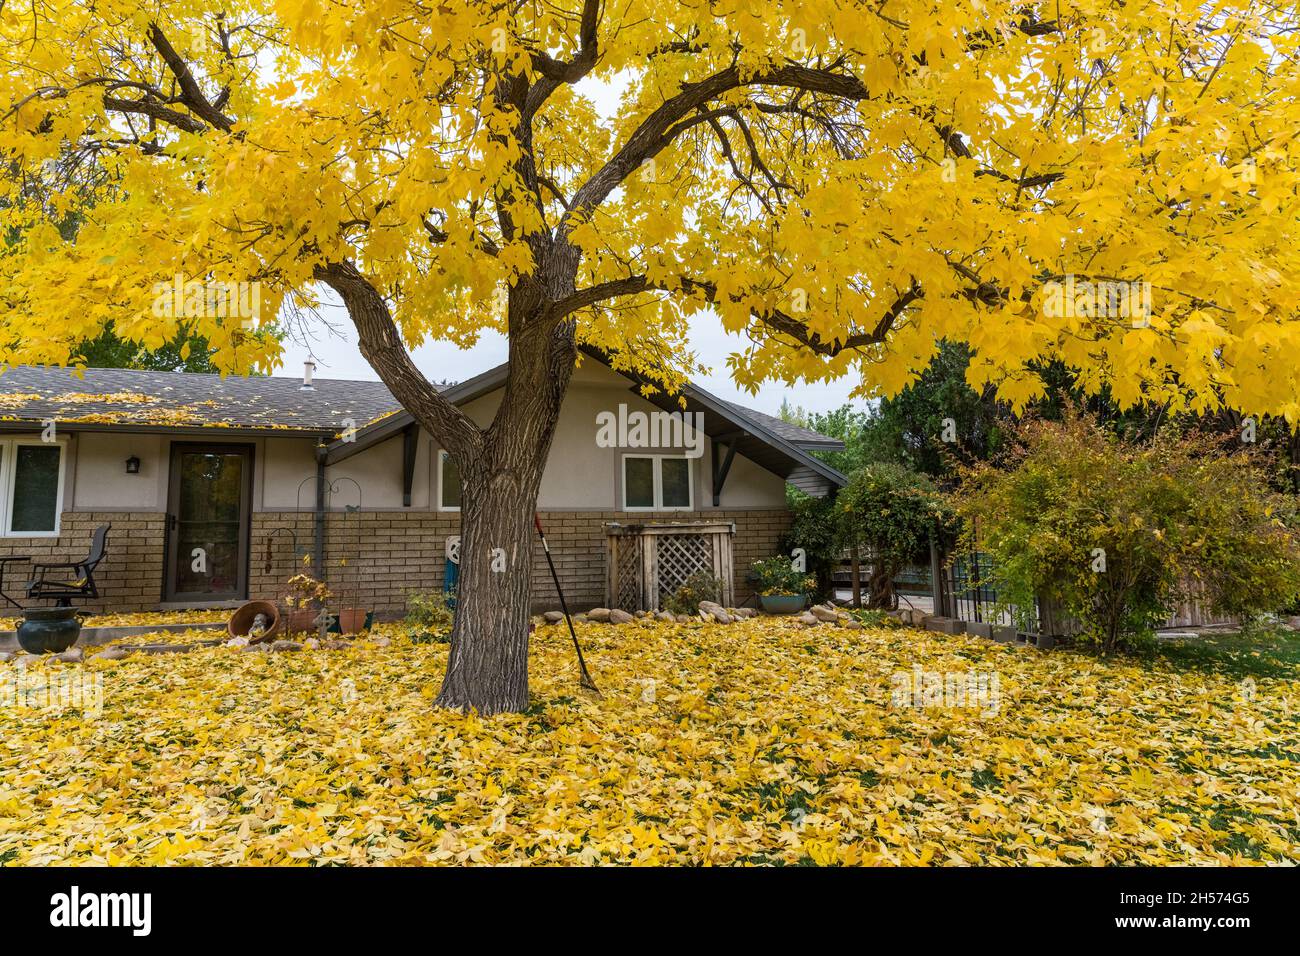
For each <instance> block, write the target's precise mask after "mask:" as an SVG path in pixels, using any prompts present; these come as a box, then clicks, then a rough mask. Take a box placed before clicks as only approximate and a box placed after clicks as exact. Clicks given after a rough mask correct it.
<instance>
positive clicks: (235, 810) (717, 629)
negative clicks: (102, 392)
mask: <svg viewBox="0 0 1300 956" xmlns="http://www.w3.org/2000/svg"><path fill="white" fill-rule="evenodd" d="M578 629H579V636H580V638H581V639H582V640H583V644H584V649H585V651H586V654H587V659H588V661H589V663H590V665H591V666H592V669H593V672H594V674H595V677H596V680H597V682H598V683H599V684H600V686H601V689H602V691H603V692H604V697H603V698H600V699H596V698H593V697H590V696H588V695H585V694H584V693H583V692H582V691H581V690H579V689H578V687H577V673H576V664H575V662H574V659H573V649H572V646H571V645H570V644H569V637H568V633H567V631H566V630H565V629H564V628H563V627H562V626H561V627H543V628H539V629H538V631H537V632H536V634H535V635H534V637H533V651H532V673H533V692H534V701H535V702H534V704H533V706H532V708H531V709H530V711H529V713H527V714H522V715H507V716H502V717H495V718H491V719H483V718H480V717H477V716H474V715H468V716H466V715H461V714H455V713H448V712H444V711H439V710H436V709H434V707H433V706H432V701H433V697H434V695H435V694H436V691H437V687H438V683H439V680H440V678H441V675H442V671H443V668H444V667H445V664H446V652H447V649H446V645H443V644H438V643H424V644H415V643H411V642H410V641H408V640H406V639H405V637H404V636H403V634H402V631H401V630H400V628H398V627H396V626H389V625H386V626H383V627H381V628H380V629H379V631H380V633H382V634H384V635H387V636H389V637H391V638H392V644H391V646H389V647H378V646H375V645H373V644H369V643H368V642H365V641H362V642H358V644H357V645H356V646H355V647H353V648H352V649H349V650H345V651H300V652H291V653H256V652H239V651H235V650H233V649H229V648H220V647H219V648H207V649H201V650H197V651H194V652H192V653H189V654H169V655H161V656H146V655H143V654H136V655H133V656H131V657H128V658H126V659H125V660H122V661H118V662H106V661H101V662H93V663H90V664H86V665H62V664H57V663H44V662H42V663H40V664H38V665H36V666H35V667H32V668H30V669H29V673H28V675H27V676H31V674H34V673H42V674H49V673H52V672H57V673H68V672H71V671H72V670H74V669H76V668H85V672H88V673H90V674H92V675H97V676H99V677H100V678H101V679H102V681H103V710H102V713H101V714H100V716H99V717H98V718H95V719H90V718H88V717H83V715H82V714H80V713H79V712H77V711H64V712H63V713H62V714H61V715H54V714H50V713H45V712H35V711H31V710H23V709H21V708H16V707H14V706H6V707H4V708H3V709H0V862H6V863H11V864H28V865H34V864H57V863H92V864H104V863H112V864H119V863H131V864H158V863H169V864H171V863H183V864H217V863H226V864H236V863H239V864H293V863H300V864H312V865H323V864H330V863H352V864H365V863H391V864H424V863H465V862H473V863H634V864H656V863H686V864H736V863H752V864H769V863H770V864H797V863H816V864H836V863H842V864H963V863H968V864H977V863H987V864H1025V863H1031V864H1054V863H1126V864H1142V863H1198V864H1203V863H1246V862H1255V861H1290V862H1300V810H1298V807H1297V795H1296V779H1297V773H1296V768H1297V760H1300V754H1297V753H1296V750H1297V743H1296V740H1297V737H1298V736H1300V735H1298V734H1297V714H1298V713H1300V700H1298V699H1297V694H1296V685H1295V683H1294V682H1293V681H1290V680H1284V679H1273V678H1263V679H1260V680H1258V681H1257V682H1255V683H1253V684H1252V685H1251V687H1250V692H1249V693H1243V691H1242V688H1241V687H1240V686H1239V685H1238V684H1237V683H1236V682H1235V681H1233V680H1232V679H1230V678H1228V677H1226V676H1222V675H1219V674H1214V673H1210V672H1207V671H1203V670H1183V671H1176V670H1173V669H1171V668H1169V667H1168V666H1167V665H1150V664H1141V663H1137V662H1131V661H1123V660H1112V661H1107V660H1099V659H1095V658H1091V657H1087V656H1081V655H1078V654H1074V653H1071V652H1053V653H1050V654H1043V653H1040V652H1037V651H1034V650H1030V649H1027V648H1018V647H1011V646H1007V645H1000V644H994V643H992V642H988V641H982V640H979V639H975V638H969V637H964V636H963V637H946V636H943V635H938V634H933V633H922V632H917V631H913V630H875V629H868V630H865V631H849V630H844V629H839V628H830V627H820V628H816V629H810V628H804V627H802V626H800V625H798V624H795V623H793V622H790V621H787V620H777V619H770V618H759V619H755V620H752V621H745V622H740V623H736V624H732V625H730V626H723V625H711V624H709V625H706V624H702V623H701V624H688V625H680V624H664V623H658V622H656V623H654V624H653V625H649V626H640V625H638V624H628V625H624V626H622V627H610V626H603V625H594V624H589V625H583V624H579V625H578ZM918 666H919V667H920V668H922V670H923V671H924V672H926V673H942V674H964V673H968V672H979V673H986V674H987V673H991V674H996V675H998V685H997V686H998V688H999V692H1000V700H999V705H1000V706H999V707H998V709H997V710H996V712H985V711H984V710H981V709H979V708H974V707H949V708H930V707H927V708H922V709H916V708H914V707H912V706H905V705H901V704H898V703H896V702H895V701H894V700H893V698H892V692H893V689H894V685H895V681H896V679H897V675H898V674H900V673H913V672H914V671H913V669H914V667H918ZM15 674H16V669H15V668H14V666H13V665H12V664H0V680H3V679H4V678H6V677H9V678H11V679H12V678H13V677H14V675H15ZM2 686H3V684H0V687H2Z"/></svg>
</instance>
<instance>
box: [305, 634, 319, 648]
mask: <svg viewBox="0 0 1300 956" xmlns="http://www.w3.org/2000/svg"><path fill="white" fill-rule="evenodd" d="M302 646H303V647H304V648H306V649H307V650H310V651H315V650H319V649H320V641H319V640H318V639H317V638H314V637H309V638H307V640H305V641H303V642H302Z"/></svg>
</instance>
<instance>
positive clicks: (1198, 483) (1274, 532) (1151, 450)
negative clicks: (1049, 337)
mask: <svg viewBox="0 0 1300 956" xmlns="http://www.w3.org/2000/svg"><path fill="white" fill-rule="evenodd" d="M955 501H956V505H957V509H958V511H959V512H960V513H961V515H962V516H963V517H964V518H965V519H966V531H965V542H964V544H965V546H966V547H968V548H971V549H975V548H977V547H978V548H979V549H980V550H982V551H985V552H987V553H988V554H989V555H990V556H991V557H992V569H991V571H990V572H989V575H988V577H989V583H991V584H993V585H994V587H995V588H996V589H997V591H998V600H999V603H1000V604H1002V605H1007V604H1016V605H1020V606H1022V607H1026V606H1029V605H1030V604H1031V603H1032V602H1033V600H1034V597H1035V596H1036V595H1039V596H1042V597H1044V598H1047V599H1049V600H1050V601H1052V602H1054V603H1055V604H1056V605H1057V606H1058V607H1059V608H1060V609H1061V611H1062V612H1063V613H1064V614H1065V615H1067V616H1069V617H1072V618H1074V619H1075V620H1076V621H1077V622H1078V623H1079V626H1080V627H1081V629H1082V636H1083V637H1084V638H1085V639H1088V640H1091V641H1093V642H1095V643H1096V644H1098V645H1099V646H1100V647H1101V648H1102V649H1103V650H1105V651H1107V652H1109V651H1112V650H1115V649H1117V648H1120V647H1128V648H1131V649H1132V648H1136V647H1138V646H1139V645H1141V644H1142V643H1143V642H1144V641H1146V640H1149V639H1150V637H1151V635H1152V632H1153V631H1154V629H1155V628H1156V627H1158V626H1159V625H1160V624H1161V623H1162V621H1163V620H1164V619H1165V618H1167V617H1168V615H1169V614H1170V612H1171V611H1172V610H1173V608H1175V607H1176V606H1177V604H1178V602H1179V601H1180V600H1182V599H1185V598H1190V599H1194V600H1197V601H1199V602H1200V603H1201V604H1202V605H1204V606H1206V607H1207V608H1208V609H1209V610H1211V611H1212V612H1215V613H1221V614H1228V615H1235V616H1250V615H1253V614H1256V613H1259V612H1260V611H1268V610H1274V609H1277V608H1279V607H1282V606H1284V605H1286V604H1287V603H1288V602H1290V601H1292V600H1294V599H1295V596H1296V594H1297V593H1300V537H1298V536H1297V531H1296V529H1297V527H1298V525H1297V522H1296V516H1295V513H1294V506H1293V505H1292V504H1291V503H1290V502H1289V501H1288V500H1287V499H1286V498H1284V497H1282V496H1280V495H1278V494H1277V493H1275V492H1273V491H1272V490H1270V489H1269V487H1268V483H1267V479H1266V475H1265V473H1264V471H1263V469H1262V468H1261V467H1260V466H1259V465H1258V463H1257V462H1256V461H1255V460H1254V459H1253V457H1252V456H1251V455H1250V454H1249V453H1248V452H1247V451H1245V450H1242V449H1236V450H1232V451H1229V450H1227V449H1225V448H1224V447H1222V446H1221V445H1220V444H1219V443H1218V442H1217V441H1216V440H1214V439H1211V438H1210V437H1207V436H1204V435H1198V434H1191V435H1181V436H1180V435H1177V434H1174V433H1173V432H1170V431H1167V432H1165V433H1161V434H1157V435H1156V437H1155V438H1154V440H1153V441H1151V442H1150V443H1147V444H1141V445H1137V444H1128V443H1125V442H1122V441H1121V440H1119V439H1118V438H1116V437H1115V436H1113V435H1110V434H1107V433H1106V432H1104V431H1103V430H1102V429H1101V428H1099V427H1098V426H1097V425H1096V424H1095V423H1094V422H1092V421H1091V420H1088V419H1085V418H1082V417H1080V416H1079V415H1078V414H1077V413H1074V412H1070V413H1068V414H1067V415H1066V417H1065V419H1064V420H1063V421H1061V422H1030V423H1026V424H1025V425H1023V426H1021V428H1020V430H1019V432H1018V443H1017V445H1016V447H1015V448H1014V449H1013V450H1012V451H1011V452H1010V454H1009V455H1008V458H1007V460H1006V461H1005V462H1003V463H1001V466H1000V467H999V466H994V465H989V464H983V465H977V466H975V467H973V468H970V469H968V470H967V471H966V472H965V475H964V479H963V484H962V488H961V490H960V492H959V493H958V494H957V496H956V498H955Z"/></svg>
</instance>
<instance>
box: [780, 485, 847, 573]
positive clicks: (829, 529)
mask: <svg viewBox="0 0 1300 956" xmlns="http://www.w3.org/2000/svg"><path fill="white" fill-rule="evenodd" d="M790 511H791V514H792V521H791V523H790V530H789V531H787V532H786V535H785V538H784V539H783V540H782V543H781V544H782V549H783V550H784V551H785V553H786V554H793V552H794V549H795V548H801V549H803V552H804V554H805V555H806V557H807V569H808V574H810V575H812V576H813V577H814V578H815V579H816V581H817V588H816V596H817V597H818V598H819V599H824V598H829V597H831V596H832V595H833V594H834V589H835V582H834V580H833V578H832V575H833V574H834V572H835V564H836V562H837V561H838V560H839V556H840V550H841V542H840V531H839V527H838V523H837V522H838V518H839V512H838V511H837V510H836V503H835V499H834V498H832V497H830V496H827V497H825V498H813V497H810V496H808V495H805V494H802V493H799V494H798V495H797V497H795V499H794V500H793V501H792V503H791V505H790Z"/></svg>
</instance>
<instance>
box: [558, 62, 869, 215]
mask: <svg viewBox="0 0 1300 956" xmlns="http://www.w3.org/2000/svg"><path fill="white" fill-rule="evenodd" d="M741 86H780V87H789V88H794V89H799V90H805V91H807V92H810V93H825V94H828V95H830V96H835V97H839V98H840V99H844V100H848V101H851V102H856V101H859V100H865V99H869V98H870V96H871V93H870V91H869V90H868V89H867V87H866V85H865V84H864V83H863V82H862V81H861V80H859V79H858V78H857V77H855V76H851V75H849V74H845V73H834V72H831V71H830V70H825V69H812V68H810V67H806V66H800V65H798V64H796V63H787V64H785V65H782V66H777V67H773V68H771V69H767V70H764V71H761V72H758V73H755V74H753V75H752V76H749V77H744V76H743V75H742V73H741V71H740V68H739V67H737V66H734V65H733V66H730V67H727V68H726V69H725V70H721V71H720V72H718V73H715V74H713V75H712V76H710V77H708V78H706V79H704V80H700V81H699V82H698V83H687V84H685V85H684V86H683V87H682V89H681V91H680V92H679V93H677V94H676V95H675V96H673V97H671V98H669V99H668V100H667V101H666V102H664V103H663V104H662V105H661V106H659V107H658V108H657V109H656V110H654V112H652V113H651V114H650V115H649V116H647V117H646V118H645V119H644V120H643V121H642V122H641V125H640V126H638V127H637V128H636V130H635V131H634V132H633V133H632V135H631V136H630V137H628V140H627V142H625V143H624V144H623V146H622V147H621V148H620V149H619V150H618V152H616V153H615V154H614V156H613V157H612V158H611V159H610V160H609V161H608V162H607V163H606V164H605V165H604V166H602V167H601V168H600V169H599V170H598V171H597V172H596V173H594V174H593V175H592V177H591V178H590V179H588V180H587V182H585V183H584V184H583V185H582V186H581V187H580V188H579V189H578V191H577V192H576V193H574V195H573V202H572V204H571V208H570V209H569V211H568V212H567V213H565V215H564V218H562V219H561V220H560V223H559V226H558V227H557V229H556V234H557V237H558V238H560V239H563V238H565V237H566V236H567V234H568V232H569V231H570V230H571V229H572V228H573V226H574V225H576V224H577V223H578V222H579V221H582V220H584V219H586V218H588V217H589V216H590V215H591V213H592V211H593V210H594V209H595V208H596V207H597V206H599V205H600V204H601V202H603V201H604V199H605V197H607V196H608V195H609V194H610V193H611V192H613V191H614V190H615V189H616V188H618V186H619V184H620V183H622V182H623V180H624V179H626V178H627V177H628V175H630V174H631V172H632V171H633V170H634V169H636V168H637V167H638V166H640V165H641V163H643V162H645V160H647V159H650V158H651V157H653V156H655V155H656V154H657V153H659V152H660V151H661V150H662V149H664V147H666V146H667V145H668V144H669V143H671V142H672V140H673V138H674V137H676V136H677V135H679V134H680V133H681V132H683V131H684V130H686V129H689V128H690V127H691V126H693V125H695V124H696V123H697V122H702V121H703V120H695V122H692V121H691V120H689V119H687V117H689V116H690V114H691V113H693V112H695V111H696V110H699V109H700V107H702V106H704V105H705V104H706V103H708V102H709V101H710V100H712V99H714V98H715V97H717V96H720V95H722V94H723V93H726V92H728V91H730V90H734V89H736V88H738V87H741Z"/></svg>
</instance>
